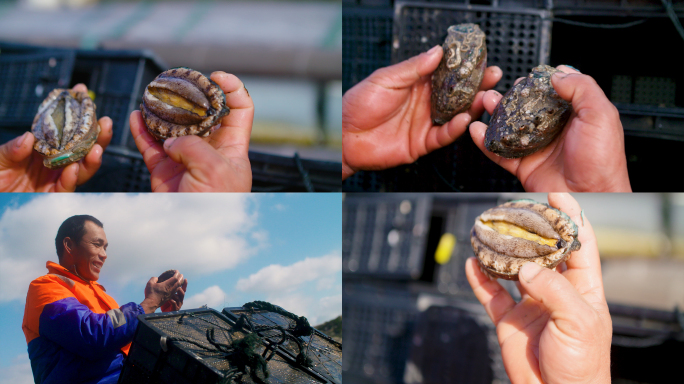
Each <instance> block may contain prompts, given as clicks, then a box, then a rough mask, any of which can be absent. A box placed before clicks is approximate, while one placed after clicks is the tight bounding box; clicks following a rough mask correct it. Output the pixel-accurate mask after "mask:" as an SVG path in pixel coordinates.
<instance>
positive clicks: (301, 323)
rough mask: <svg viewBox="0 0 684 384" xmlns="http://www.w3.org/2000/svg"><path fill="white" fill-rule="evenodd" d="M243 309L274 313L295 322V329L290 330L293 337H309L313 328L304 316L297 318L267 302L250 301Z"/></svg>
mask: <svg viewBox="0 0 684 384" xmlns="http://www.w3.org/2000/svg"><path fill="white" fill-rule="evenodd" d="M242 307H243V308H255V309H263V310H266V311H270V312H275V313H277V314H280V315H283V316H285V317H287V318H289V319H292V320H294V321H295V327H294V329H292V330H291V331H292V334H293V335H295V336H311V334H312V333H313V328H312V327H311V325H309V320H307V319H306V317H304V316H297V315H295V314H294V313H292V312H288V311H286V310H284V309H283V308H281V307H279V306H277V305H273V304H271V303H269V302H266V301H258V300H257V301H252V302H251V303H247V304H245V305H243V306H242Z"/></svg>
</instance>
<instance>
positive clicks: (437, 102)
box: [430, 24, 487, 125]
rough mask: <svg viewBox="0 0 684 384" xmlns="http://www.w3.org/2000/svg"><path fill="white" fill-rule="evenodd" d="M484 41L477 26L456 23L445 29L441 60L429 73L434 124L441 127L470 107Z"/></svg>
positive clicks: (484, 58)
mask: <svg viewBox="0 0 684 384" xmlns="http://www.w3.org/2000/svg"><path fill="white" fill-rule="evenodd" d="M485 40H486V36H485V33H484V32H482V30H481V29H480V27H479V26H478V25H477V24H457V25H452V26H450V27H449V29H448V30H447V37H446V39H445V40H444V44H443V45H442V50H443V51H444V55H443V56H442V61H441V62H440V63H439V67H437V69H436V70H435V72H434V73H433V74H432V95H431V96H430V104H431V117H432V122H433V123H434V124H439V125H441V124H445V123H447V122H448V121H449V120H451V119H452V118H453V117H454V116H456V115H457V114H459V113H461V112H465V111H467V110H468V108H470V105H471V104H472V103H473V100H474V99H475V94H476V93H477V91H478V90H479V89H480V85H481V84H482V78H483V77H484V70H485V68H486V67H487V46H486V42H485Z"/></svg>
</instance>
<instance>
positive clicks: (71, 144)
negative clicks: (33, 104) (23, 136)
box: [31, 89, 100, 169]
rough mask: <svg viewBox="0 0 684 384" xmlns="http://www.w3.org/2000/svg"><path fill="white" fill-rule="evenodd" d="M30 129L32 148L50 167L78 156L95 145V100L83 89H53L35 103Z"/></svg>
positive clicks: (62, 165) (67, 162)
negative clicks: (38, 102) (33, 140)
mask: <svg viewBox="0 0 684 384" xmlns="http://www.w3.org/2000/svg"><path fill="white" fill-rule="evenodd" d="M31 132H32V133H33V136H34V137H35V138H36V141H35V144H34V145H33V149H34V150H36V151H37V152H38V153H40V154H41V155H42V156H43V165H44V166H46V167H47V168H50V169H56V168H60V167H65V166H67V165H69V164H71V163H75V162H77V161H79V160H81V159H82V158H83V157H84V156H85V155H87V154H88V152H90V149H91V148H92V147H93V145H95V142H96V141H97V136H98V135H99V134H100V125H99V124H98V122H97V116H96V114H95V103H93V100H91V99H90V96H88V94H87V93H85V92H75V91H72V90H69V89H54V90H53V91H52V92H50V94H48V96H47V97H46V98H45V100H43V102H42V103H41V104H40V106H39V107H38V113H37V114H36V117H35V118H34V119H33V125H32V126H31Z"/></svg>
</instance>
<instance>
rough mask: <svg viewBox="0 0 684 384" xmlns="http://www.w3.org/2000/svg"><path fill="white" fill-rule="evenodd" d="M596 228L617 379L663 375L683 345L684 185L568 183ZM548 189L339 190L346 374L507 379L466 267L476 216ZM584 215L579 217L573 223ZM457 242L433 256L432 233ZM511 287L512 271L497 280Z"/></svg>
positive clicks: (380, 379) (382, 379)
mask: <svg viewBox="0 0 684 384" xmlns="http://www.w3.org/2000/svg"><path fill="white" fill-rule="evenodd" d="M573 197H575V199H576V200H577V201H578V203H579V204H580V206H581V207H582V209H583V210H584V214H585V217H586V219H588V220H590V221H591V224H592V226H593V228H594V231H595V233H596V237H597V241H598V247H599V253H600V257H601V270H602V274H603V282H604V286H605V294H606V299H607V301H608V304H609V308H610V312H611V317H612V320H613V343H612V349H611V354H612V356H611V357H612V360H611V364H612V366H611V373H612V376H613V382H614V383H659V382H668V380H670V379H671V378H672V377H673V376H672V375H675V374H677V372H675V371H674V369H675V368H673V367H675V366H676V365H677V364H676V361H678V360H677V359H679V357H677V356H682V354H684V331H683V329H684V314H682V311H681V310H682V309H683V308H684V279H682V276H684V194H669V193H660V194H574V195H573ZM520 198H529V199H533V200H536V201H538V202H543V203H547V196H546V194H513V193H508V194H467V193H465V194H438V193H432V194H429V193H420V194H403V193H400V194H360V193H354V194H349V193H348V194H345V195H344V200H343V209H342V233H343V235H342V271H343V301H342V303H343V311H344V316H345V319H344V324H343V335H344V340H345V344H346V345H345V350H344V356H343V372H344V379H345V381H347V380H350V381H351V382H354V383H444V382H459V383H461V382H463V383H506V382H509V380H508V377H507V375H506V372H505V370H504V367H503V362H502V360H501V352H500V348H499V345H498V342H497V338H496V333H495V329H494V327H493V324H492V322H491V320H490V319H489V317H488V316H487V315H486V313H485V311H484V308H483V307H482V305H480V303H479V302H478V301H477V299H476V298H475V296H474V294H473V292H472V290H471V288H470V285H469V284H468V281H467V280H466V277H465V260H466V259H467V258H468V257H470V256H474V254H473V250H472V246H471V244H470V230H471V228H472V226H473V223H474V222H475V218H476V217H477V216H478V215H480V214H481V213H482V212H484V211H485V210H487V209H489V208H492V207H494V206H496V205H499V204H503V203H505V202H506V201H509V200H513V199H520ZM576 224H577V225H578V226H580V227H581V226H582V223H581V222H577V223H576ZM445 233H450V234H452V235H454V236H455V237H456V244H455V246H454V248H453V249H452V250H451V251H448V254H450V258H448V259H447V260H446V262H444V263H442V264H440V263H437V262H436V261H435V252H436V250H437V246H438V243H439V241H440V238H441V237H442V236H443V235H444V234H445ZM499 282H501V283H502V285H503V286H504V287H505V288H506V289H507V290H508V291H509V292H510V293H511V294H512V295H513V297H514V298H517V299H519V298H520V295H519V292H518V291H517V289H516V287H515V284H514V283H513V282H509V281H504V280H499Z"/></svg>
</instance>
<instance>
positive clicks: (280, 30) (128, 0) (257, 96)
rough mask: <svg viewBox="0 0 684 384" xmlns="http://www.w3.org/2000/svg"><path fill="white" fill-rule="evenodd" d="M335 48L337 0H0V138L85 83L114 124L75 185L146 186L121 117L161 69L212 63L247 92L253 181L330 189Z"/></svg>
mask: <svg viewBox="0 0 684 384" xmlns="http://www.w3.org/2000/svg"><path fill="white" fill-rule="evenodd" d="M341 57H342V8H341V2H340V1H339V0H337V1H331V0H317V1H296V0H292V1H222V0H196V1H180V0H143V1H139V0H17V1H12V0H9V1H2V2H0V130H1V132H0V142H5V141H7V140H9V139H11V138H13V137H16V136H17V135H19V134H21V133H23V131H25V130H28V129H29V128H30V125H31V122H32V121H33V115H35V112H36V111H37V106H38V104H39V103H40V102H41V101H42V100H43V99H44V98H45V96H47V94H48V93H49V92H50V91H51V90H52V89H54V88H56V87H71V86H73V85H75V84H77V83H79V82H83V83H85V84H86V85H87V86H88V88H89V89H91V90H92V91H93V92H94V94H95V103H96V104H97V108H98V109H97V113H98V116H99V117H101V116H110V117H111V118H112V119H113V120H114V132H115V133H114V138H113V141H112V144H111V146H110V147H111V148H108V151H107V155H106V158H105V164H103V169H101V170H100V172H98V174H97V175H96V177H95V178H94V180H91V182H89V183H87V184H86V185H85V186H84V187H82V188H81V190H98V191H99V190H103V191H144V190H145V189H144V187H145V185H147V189H149V180H147V179H145V177H146V176H147V177H148V176H149V175H148V174H146V172H147V171H146V170H145V167H144V164H143V165H142V167H141V164H140V162H139V161H138V160H139V159H138V158H137V156H136V155H137V149H136V148H135V145H134V143H133V140H132V138H131V137H130V131H129V126H128V116H129V115H130V112H131V111H133V110H135V109H138V108H139V107H138V105H139V104H140V98H141V96H142V92H143V91H144V88H145V86H146V85H147V84H148V83H149V82H150V81H151V80H152V79H153V78H154V77H156V76H157V75H158V74H159V73H161V72H162V71H164V70H166V69H168V68H171V67H177V66H187V67H190V68H193V69H196V70H199V71H201V72H203V73H204V74H206V75H209V74H211V72H213V71H216V70H221V71H225V72H229V73H233V74H235V75H237V76H238V77H239V78H240V79H241V80H242V81H243V83H244V84H245V86H246V88H247V89H248V90H249V93H250V95H251V96H252V98H253V100H254V104H255V117H254V126H253V131H252V137H251V143H250V149H251V150H252V153H251V154H250V160H251V161H252V168H253V173H254V181H255V183H254V188H255V190H310V189H313V190H316V191H326V190H339V189H340V185H339V184H340V182H339V174H340V169H341V165H340V162H341V138H342V135H341V120H342V117H341V116H342V102H341V98H342V82H341V78H342V65H341ZM295 154H297V156H295ZM143 171H144V172H143ZM332 174H334V177H335V179H334V180H333V179H332ZM98 179H99V180H98Z"/></svg>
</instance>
